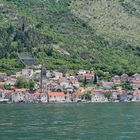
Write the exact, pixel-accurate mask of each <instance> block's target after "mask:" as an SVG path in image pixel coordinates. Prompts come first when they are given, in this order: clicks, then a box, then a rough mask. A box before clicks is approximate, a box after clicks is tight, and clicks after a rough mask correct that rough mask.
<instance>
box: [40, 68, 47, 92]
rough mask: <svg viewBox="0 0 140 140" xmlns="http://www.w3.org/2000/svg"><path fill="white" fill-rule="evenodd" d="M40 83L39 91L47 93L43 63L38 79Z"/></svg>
mask: <svg viewBox="0 0 140 140" xmlns="http://www.w3.org/2000/svg"><path fill="white" fill-rule="evenodd" d="M40 82H41V83H40V85H41V93H43V94H44V93H47V76H46V68H45V67H44V65H42V67H41V79H40Z"/></svg>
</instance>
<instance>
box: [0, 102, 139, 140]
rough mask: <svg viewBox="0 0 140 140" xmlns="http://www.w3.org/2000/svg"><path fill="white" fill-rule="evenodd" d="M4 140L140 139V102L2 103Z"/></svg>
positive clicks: (0, 125) (1, 135)
mask: <svg viewBox="0 0 140 140" xmlns="http://www.w3.org/2000/svg"><path fill="white" fill-rule="evenodd" d="M0 140H140V104H134V103H128V104H111V103H108V104H49V105H48V104H46V105H42V104H32V105H31V104H17V105H15V104H12V105H11V104H10V105H8V104H7V105H0Z"/></svg>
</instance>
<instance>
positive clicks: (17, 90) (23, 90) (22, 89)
mask: <svg viewBox="0 0 140 140" xmlns="http://www.w3.org/2000/svg"><path fill="white" fill-rule="evenodd" d="M25 91H26V89H25V88H21V89H19V88H16V89H15V92H25Z"/></svg>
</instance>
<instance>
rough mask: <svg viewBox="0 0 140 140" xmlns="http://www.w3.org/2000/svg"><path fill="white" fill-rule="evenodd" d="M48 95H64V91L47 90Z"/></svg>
mask: <svg viewBox="0 0 140 140" xmlns="http://www.w3.org/2000/svg"><path fill="white" fill-rule="evenodd" d="M48 95H51V96H60V95H65V94H64V92H51V91H49V92H48Z"/></svg>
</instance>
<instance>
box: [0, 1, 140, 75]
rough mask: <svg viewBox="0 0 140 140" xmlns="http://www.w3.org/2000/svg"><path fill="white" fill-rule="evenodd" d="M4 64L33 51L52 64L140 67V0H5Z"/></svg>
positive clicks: (1, 23) (0, 6) (0, 39)
mask: <svg viewBox="0 0 140 140" xmlns="http://www.w3.org/2000/svg"><path fill="white" fill-rule="evenodd" d="M0 33H1V35H0V50H1V52H0V69H3V70H8V69H9V70H12V69H14V68H20V67H21V64H20V63H16V59H17V53H23V52H24V53H25V52H27V53H30V54H32V55H34V56H35V58H36V61H37V62H38V63H39V62H42V61H43V62H44V63H45V65H46V66H47V67H48V68H59V67H61V66H62V65H65V66H67V67H68V68H70V69H79V68H91V67H92V68H95V69H96V70H97V72H98V73H100V74H103V72H106V71H109V72H110V73H113V74H116V73H117V74H121V73H124V72H126V73H130V74H131V73H134V72H140V60H139V59H140V45H139V44H140V1H139V0H133V1H132V0H28V1H27V0H1V1H0Z"/></svg>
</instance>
